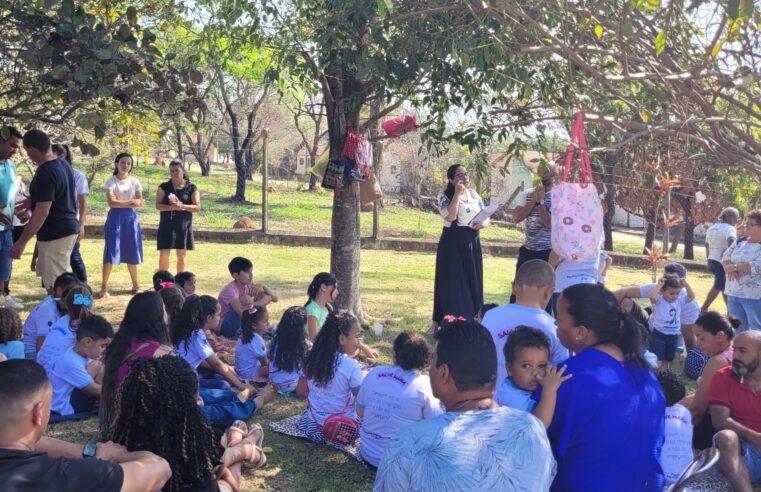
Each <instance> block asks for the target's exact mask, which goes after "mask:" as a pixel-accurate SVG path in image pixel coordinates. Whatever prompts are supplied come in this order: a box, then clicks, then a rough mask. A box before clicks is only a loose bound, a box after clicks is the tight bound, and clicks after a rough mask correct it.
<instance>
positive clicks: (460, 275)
mask: <svg viewBox="0 0 761 492" xmlns="http://www.w3.org/2000/svg"><path fill="white" fill-rule="evenodd" d="M447 178H448V183H447V187H446V189H445V190H444V191H443V192H442V193H441V195H439V212H440V213H441V216H442V218H443V219H444V229H443V230H442V232H441V238H440V239H439V246H438V249H437V250H436V280H435V284H434V289H433V325H432V327H431V328H433V329H435V328H436V327H437V326H439V325H440V324H441V320H442V319H443V318H444V316H445V315H448V314H451V315H454V316H455V317H458V316H462V317H464V318H467V319H473V317H474V316H475V315H476V313H477V312H478V310H479V308H480V307H481V305H482V304H483V303H484V280H483V279H484V275H483V258H482V257H481V239H480V238H479V232H478V231H480V230H481V229H483V228H484V227H486V226H487V225H489V221H488V219H487V220H486V221H485V222H483V223H472V222H471V221H472V220H473V218H474V217H475V216H476V214H478V212H480V211H481V210H483V208H484V202H483V200H481V197H480V196H478V193H477V192H476V191H475V190H471V189H469V188H468V171H467V170H466V169H465V167H463V166H462V165H460V164H455V165H453V166H450V167H449V169H447Z"/></svg>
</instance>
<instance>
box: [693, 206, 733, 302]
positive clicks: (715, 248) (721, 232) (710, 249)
mask: <svg viewBox="0 0 761 492" xmlns="http://www.w3.org/2000/svg"><path fill="white" fill-rule="evenodd" d="M739 221H740V212H738V211H737V209H736V208H733V207H727V208H725V209H724V210H722V211H721V214H719V222H717V223H715V224H714V225H712V226H711V227H709V228H708V231H707V232H706V257H707V258H708V268H709V269H710V270H711V272H712V273H713V287H711V290H710V291H708V295H707V296H706V300H705V302H704V303H703V306H702V307H701V308H700V311H701V312H706V311H708V308H710V307H711V303H712V302H713V301H714V300H715V299H716V297H717V296H718V295H719V292H721V294H722V296H724V304H726V303H727V295H726V294H725V293H724V287H725V285H726V280H727V277H726V275H725V273H724V267H723V266H722V264H721V256H722V255H723V254H724V252H725V251H726V250H727V248H729V247H730V246H732V243H734V242H735V241H736V240H737V229H735V226H736V225H737V223H738V222H739Z"/></svg>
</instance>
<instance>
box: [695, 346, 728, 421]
mask: <svg viewBox="0 0 761 492" xmlns="http://www.w3.org/2000/svg"><path fill="white" fill-rule="evenodd" d="M720 357H722V356H720ZM721 367H724V366H723V365H721V362H720V359H719V358H718V357H711V358H710V359H709V360H708V362H707V363H706V365H705V367H704V368H703V372H702V373H701V375H700V379H699V380H698V386H697V388H696V389H695V394H694V395H693V397H692V400H691V401H690V406H689V409H690V413H692V422H693V423H694V424H695V425H698V424H699V423H700V421H701V420H703V417H705V414H706V412H707V411H708V392H709V390H710V389H711V380H712V379H713V375H714V374H716V371H717V370H718V369H720V368H721Z"/></svg>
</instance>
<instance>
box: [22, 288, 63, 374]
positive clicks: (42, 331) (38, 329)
mask: <svg viewBox="0 0 761 492" xmlns="http://www.w3.org/2000/svg"><path fill="white" fill-rule="evenodd" d="M60 317H61V313H60V312H59V311H58V304H57V303H56V300H55V297H53V296H45V298H43V299H42V301H40V303H39V304H37V305H36V306H35V307H34V309H32V312H31V313H29V316H27V317H26V321H24V353H25V354H26V356H27V358H29V359H35V358H36V357H37V337H45V336H47V335H48V332H49V331H50V330H51V329H52V328H53V325H54V324H55V322H56V321H58V319H59V318H60Z"/></svg>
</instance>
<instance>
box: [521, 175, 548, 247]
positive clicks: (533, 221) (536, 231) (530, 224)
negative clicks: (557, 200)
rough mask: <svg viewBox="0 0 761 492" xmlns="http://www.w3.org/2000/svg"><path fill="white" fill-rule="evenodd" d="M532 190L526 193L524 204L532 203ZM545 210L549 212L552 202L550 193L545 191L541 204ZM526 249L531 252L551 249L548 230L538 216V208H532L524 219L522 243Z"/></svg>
mask: <svg viewBox="0 0 761 492" xmlns="http://www.w3.org/2000/svg"><path fill="white" fill-rule="evenodd" d="M534 189H535V188H531V189H530V190H527V191H526V204H530V203H533V202H534ZM542 203H543V204H544V206H545V207H547V210H548V211H549V210H551V209H550V207H551V205H552V200H551V198H550V192H549V191H547V193H545V195H544V201H543V202H542ZM523 245H524V246H525V247H526V249H530V250H531V251H546V250H548V249H552V241H551V239H550V229H549V228H548V227H545V225H544V222H542V217H541V216H540V215H539V208H538V207H534V208H532V209H531V212H530V213H529V214H528V217H526V241H525V242H524V243H523Z"/></svg>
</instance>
